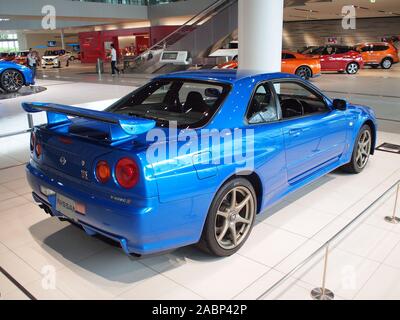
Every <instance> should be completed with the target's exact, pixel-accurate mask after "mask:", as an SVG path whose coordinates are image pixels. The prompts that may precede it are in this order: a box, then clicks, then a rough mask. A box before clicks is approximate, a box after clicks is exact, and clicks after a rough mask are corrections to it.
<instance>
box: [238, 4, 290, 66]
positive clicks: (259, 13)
mask: <svg viewBox="0 0 400 320" xmlns="http://www.w3.org/2000/svg"><path fill="white" fill-rule="evenodd" d="M283 1H284V0H239V70H250V71H254V72H260V73H261V72H280V71H281V64H282V35H283Z"/></svg>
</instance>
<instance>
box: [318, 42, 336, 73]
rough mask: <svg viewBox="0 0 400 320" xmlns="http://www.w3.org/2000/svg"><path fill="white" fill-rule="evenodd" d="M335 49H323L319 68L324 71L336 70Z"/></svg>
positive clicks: (330, 47)
mask: <svg viewBox="0 0 400 320" xmlns="http://www.w3.org/2000/svg"><path fill="white" fill-rule="evenodd" d="M335 54H336V48H335V47H332V46H327V47H325V50H324V51H323V53H322V56H321V68H322V69H323V70H326V71H330V70H337V64H338V63H337V57H336V55H335Z"/></svg>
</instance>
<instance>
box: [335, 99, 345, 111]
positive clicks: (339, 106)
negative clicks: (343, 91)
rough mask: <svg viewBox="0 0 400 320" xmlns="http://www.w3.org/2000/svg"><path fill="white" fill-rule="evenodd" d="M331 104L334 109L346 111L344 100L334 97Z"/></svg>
mask: <svg viewBox="0 0 400 320" xmlns="http://www.w3.org/2000/svg"><path fill="white" fill-rule="evenodd" d="M332 106H333V109H335V110H340V111H346V110H347V107H348V104H347V101H346V100H342V99H335V100H333V103H332Z"/></svg>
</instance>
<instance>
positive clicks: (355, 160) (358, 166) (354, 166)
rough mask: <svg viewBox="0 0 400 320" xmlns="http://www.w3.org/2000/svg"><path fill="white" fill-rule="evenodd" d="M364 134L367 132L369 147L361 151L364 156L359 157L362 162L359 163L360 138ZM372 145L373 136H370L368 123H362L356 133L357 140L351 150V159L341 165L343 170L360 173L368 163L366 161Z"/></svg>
mask: <svg viewBox="0 0 400 320" xmlns="http://www.w3.org/2000/svg"><path fill="white" fill-rule="evenodd" d="M365 134H367V135H368V136H369V139H370V140H369V147H367V148H364V152H363V157H364V158H362V159H361V160H362V163H360V159H359V152H360V143H362V139H363V137H365ZM372 147H373V136H372V131H371V128H370V126H368V125H364V126H363V127H362V128H361V130H360V132H359V133H358V136H357V140H356V142H355V144H354V150H353V154H352V157H351V161H350V163H348V164H347V165H345V166H344V167H343V170H344V171H346V172H348V173H352V174H359V173H361V172H362V171H363V170H364V169H365V168H366V166H367V165H368V161H369V158H370V156H371V150H372Z"/></svg>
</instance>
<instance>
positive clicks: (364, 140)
mask: <svg viewBox="0 0 400 320" xmlns="http://www.w3.org/2000/svg"><path fill="white" fill-rule="evenodd" d="M371 148H372V137H371V132H369V131H368V130H365V131H364V132H363V133H362V134H361V136H360V139H359V140H358V147H357V157H356V163H357V166H358V167H359V168H360V169H364V168H365V166H366V165H367V163H368V160H369V156H370V154H371Z"/></svg>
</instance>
